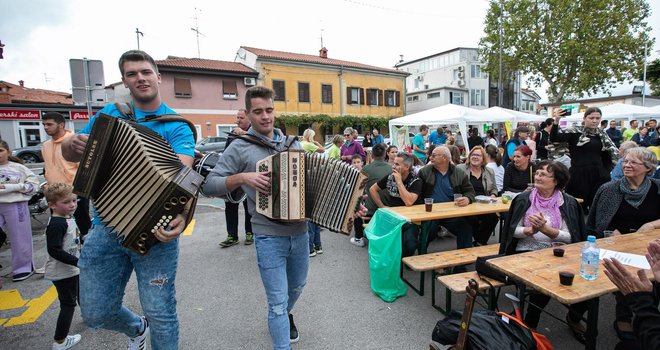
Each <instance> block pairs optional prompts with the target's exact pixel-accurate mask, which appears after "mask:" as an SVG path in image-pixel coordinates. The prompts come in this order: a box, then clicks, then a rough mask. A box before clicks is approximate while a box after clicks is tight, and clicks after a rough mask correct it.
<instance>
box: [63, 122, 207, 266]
mask: <svg viewBox="0 0 660 350" xmlns="http://www.w3.org/2000/svg"><path fill="white" fill-rule="evenodd" d="M203 180H204V178H203V177H202V176H201V175H199V174H198V173H196V172H195V171H193V170H192V169H191V168H189V167H187V166H185V165H183V163H181V160H179V157H178V156H177V155H176V154H175V153H174V151H173V150H172V148H171V147H170V145H169V144H168V143H167V142H166V141H165V140H164V139H163V138H162V137H161V136H160V135H159V134H158V133H156V132H155V131H153V130H151V129H149V128H147V127H145V126H143V125H139V124H137V123H135V122H131V121H128V120H125V119H121V118H115V117H111V116H108V115H106V114H100V115H99V116H98V117H97V118H96V120H95V122H94V126H93V127H92V132H91V133H90V134H89V139H88V141H87V146H86V148H85V151H84V153H83V155H82V159H81V160H80V166H79V168H78V172H77V173H76V177H75V179H74V183H73V187H74V192H75V193H76V194H78V195H80V196H83V197H88V198H92V199H93V201H94V206H95V208H96V211H97V214H98V216H99V218H100V220H101V222H103V223H104V224H105V225H107V226H108V227H110V228H111V229H112V231H113V232H115V233H117V234H118V235H119V236H120V237H122V238H123V241H122V244H123V245H124V246H125V247H127V248H129V249H131V250H133V251H135V252H137V253H139V254H141V255H144V254H146V253H147V251H148V250H149V249H150V248H151V247H152V246H153V245H155V244H156V243H158V242H159V241H158V239H156V237H155V236H154V233H155V232H156V230H157V229H158V228H160V227H167V226H168V224H169V222H170V221H171V220H172V219H174V218H175V217H176V215H177V214H180V213H182V212H183V210H184V208H185V204H186V203H188V201H189V200H190V199H191V198H195V197H196V195H197V191H198V189H199V187H200V186H201V184H202V182H203Z"/></svg>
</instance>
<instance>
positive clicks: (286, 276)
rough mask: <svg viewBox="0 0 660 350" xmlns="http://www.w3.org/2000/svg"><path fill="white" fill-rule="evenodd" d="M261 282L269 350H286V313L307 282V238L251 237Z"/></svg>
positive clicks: (287, 325)
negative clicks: (265, 310)
mask: <svg viewBox="0 0 660 350" xmlns="http://www.w3.org/2000/svg"><path fill="white" fill-rule="evenodd" d="M254 245H255V247H256V249H257V263H258V265H259V273H260V274H261V282H262V283H263V284H264V289H265V290H266V298H267V299H268V330H269V332H270V337H271V340H272V341H273V349H275V350H279V349H290V348H291V346H290V344H289V316H288V314H289V312H291V309H293V306H294V305H295V304H296V300H298V297H300V294H302V291H303V287H305V284H306V282H307V270H308V266H309V251H308V250H307V235H306V234H300V235H296V236H269V235H260V234H255V235H254Z"/></svg>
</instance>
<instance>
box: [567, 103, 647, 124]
mask: <svg viewBox="0 0 660 350" xmlns="http://www.w3.org/2000/svg"><path fill="white" fill-rule="evenodd" d="M598 108H600V110H601V111H602V112H603V116H602V117H603V119H606V120H612V119H619V120H620V119H624V120H627V121H628V122H630V121H631V120H633V119H643V118H658V117H660V108H651V107H642V106H637V105H629V104H624V103H613V104H611V105H607V106H603V107H598ZM582 119H584V112H582V113H576V114H573V115H570V116H568V117H566V118H564V120H566V121H567V122H581V121H582Z"/></svg>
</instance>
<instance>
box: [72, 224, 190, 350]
mask: <svg viewBox="0 0 660 350" xmlns="http://www.w3.org/2000/svg"><path fill="white" fill-rule="evenodd" d="M178 257H179V242H178V240H175V241H172V242H169V243H162V242H161V243H158V244H156V245H155V246H153V247H152V248H151V249H150V250H149V252H148V253H147V255H144V256H142V255H139V254H137V253H135V252H133V251H132V250H129V249H127V248H124V247H123V246H122V245H121V239H119V238H117V236H116V235H115V234H114V233H111V232H110V229H108V228H106V227H105V225H103V224H96V225H94V227H93V228H92V230H91V231H90V232H89V234H88V235H87V239H86V240H85V245H84V246H83V249H82V251H81V254H80V260H79V261H78V267H79V268H80V311H81V313H82V317H83V320H84V321H85V323H86V324H87V325H88V326H89V327H92V328H105V329H110V330H113V331H117V332H121V333H124V334H126V335H127V336H129V337H135V336H137V335H138V334H140V332H141V329H140V328H141V327H142V320H141V319H140V317H139V316H138V315H136V314H135V313H133V312H132V311H130V310H129V309H127V308H126V307H124V306H123V305H122V299H123V297H124V290H125V289H126V283H127V282H128V279H129V278H130V277H131V274H132V272H133V270H135V276H136V279H137V282H138V291H139V294H140V304H141V305H142V310H143V311H144V314H145V317H146V318H147V320H148V321H149V328H150V331H151V348H152V349H153V350H166V349H178V348H179V321H178V319H177V314H176V295H175V289H174V282H175V278H176V269H177V263H178Z"/></svg>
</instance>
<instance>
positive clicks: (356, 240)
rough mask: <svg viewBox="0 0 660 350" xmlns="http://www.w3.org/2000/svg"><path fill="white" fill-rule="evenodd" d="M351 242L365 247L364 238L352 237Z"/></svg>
mask: <svg viewBox="0 0 660 350" xmlns="http://www.w3.org/2000/svg"><path fill="white" fill-rule="evenodd" d="M351 243H352V244H355V245H356V246H358V247H364V239H362V238H355V237H351Z"/></svg>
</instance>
